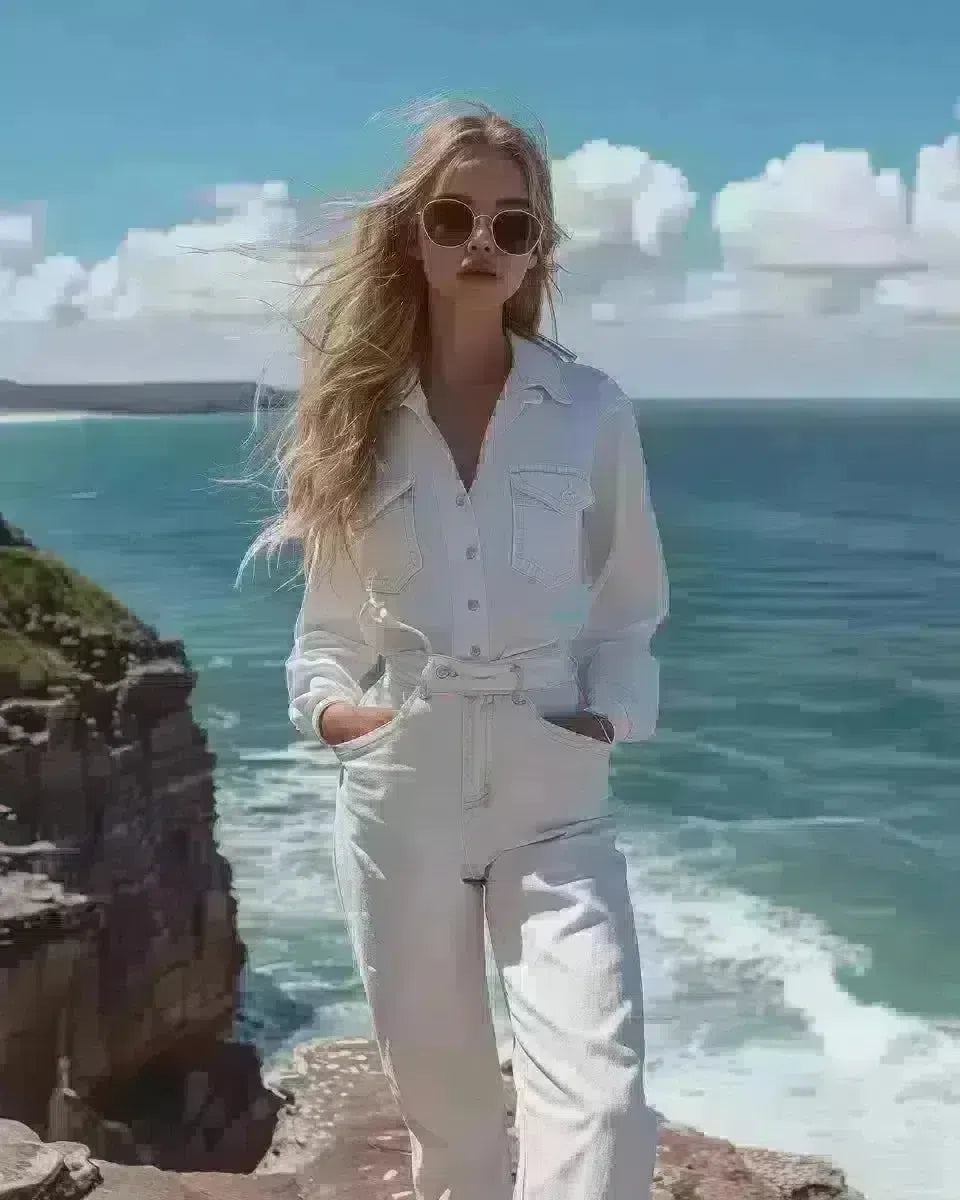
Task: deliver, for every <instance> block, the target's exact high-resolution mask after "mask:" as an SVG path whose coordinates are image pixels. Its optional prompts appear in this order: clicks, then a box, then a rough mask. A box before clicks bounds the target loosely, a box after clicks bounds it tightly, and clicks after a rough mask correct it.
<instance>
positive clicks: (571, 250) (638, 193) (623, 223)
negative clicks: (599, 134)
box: [552, 139, 697, 301]
mask: <svg viewBox="0 0 960 1200" xmlns="http://www.w3.org/2000/svg"><path fill="white" fill-rule="evenodd" d="M552 167H553V186H554V199H555V205H556V215H557V220H558V222H559V223H560V225H561V226H563V228H564V229H565V230H566V232H567V233H568V234H569V237H570V240H569V241H568V242H566V243H565V244H564V245H563V247H562V249H561V253H560V263H561V266H562V267H563V268H564V271H565V274H564V277H563V289H564V292H565V294H570V293H571V292H573V293H576V294H578V295H583V294H586V293H596V292H598V291H600V290H602V289H603V287H604V285H605V284H607V283H609V282H611V281H615V280H618V279H624V278H629V279H630V280H631V281H633V282H634V286H637V285H638V284H639V281H641V280H642V281H644V286H645V287H646V290H647V294H648V297H649V299H650V300H654V301H655V300H657V299H662V298H664V296H665V292H666V291H668V290H669V289H670V288H671V286H672V285H674V284H675V282H676V280H677V277H678V269H677V265H676V263H675V261H673V260H672V252H673V250H674V249H675V248H676V247H677V246H678V245H679V242H680V239H681V237H682V235H683V233H684V230H685V229H686V226H687V222H688V220H689V218H690V214H691V213H692V212H693V210H694V208H695V206H696V202H697V197H696V193H694V192H693V191H692V190H691V188H690V185H689V183H688V182H687V179H686V177H685V176H684V175H683V173H682V172H681V171H679V170H678V169H677V168H676V167H674V166H671V165H670V164H669V163H664V162H658V161H657V160H656V159H654V158H651V157H650V155H649V154H648V153H647V152H646V151H645V150H640V149H638V148H637V147H636V146H616V145H612V144H611V143H610V142H608V141H607V140H606V139H599V140H596V141H591V142H587V143H586V144H585V145H583V146H581V147H580V149H579V150H575V151H574V152H573V153H572V154H570V155H568V156H567V157H566V158H561V159H557V160H556V161H555V162H554V163H553V165H552Z"/></svg>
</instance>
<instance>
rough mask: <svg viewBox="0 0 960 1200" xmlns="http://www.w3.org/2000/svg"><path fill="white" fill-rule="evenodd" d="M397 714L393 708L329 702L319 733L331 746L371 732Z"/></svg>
mask: <svg viewBox="0 0 960 1200" xmlns="http://www.w3.org/2000/svg"><path fill="white" fill-rule="evenodd" d="M396 715H397V710H396V709H395V708H372V707H371V708H361V707H359V705H356V704H339V703H338V704H331V705H330V707H329V708H327V709H325V710H324V714H323V720H322V721H321V722H320V735H321V737H322V738H323V740H324V741H325V742H327V743H329V745H331V746H338V745H339V744H340V743H341V742H350V741H353V739H354V738H358V737H363V736H364V735H365V734H367V733H373V731H374V730H375V729H379V728H380V726H381V725H386V724H387V722H388V721H392V720H393V718H394V717H395V716H396Z"/></svg>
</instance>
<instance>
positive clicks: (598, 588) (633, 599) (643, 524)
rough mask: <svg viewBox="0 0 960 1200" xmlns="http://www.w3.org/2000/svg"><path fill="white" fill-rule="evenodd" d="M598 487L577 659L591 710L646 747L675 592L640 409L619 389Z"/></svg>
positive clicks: (602, 446)
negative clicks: (655, 640) (663, 629)
mask: <svg viewBox="0 0 960 1200" xmlns="http://www.w3.org/2000/svg"><path fill="white" fill-rule="evenodd" d="M591 483H592V486H593V492H594V497H595V503H594V505H593V506H592V507H591V508H590V509H589V510H588V511H587V512H586V513H585V514H584V524H585V534H586V541H587V557H588V565H589V567H590V572H591V577H592V579H593V584H592V586H591V590H590V597H591V599H590V611H589V615H588V618H587V621H586V623H585V625H584V628H583V629H582V630H581V632H580V634H579V635H578V636H577V638H576V639H575V640H574V644H573V654H574V657H575V658H576V659H577V662H578V665H579V668H580V682H581V687H582V689H583V692H584V698H585V701H586V707H587V708H589V709H591V710H592V711H593V712H595V713H600V714H603V715H605V716H607V717H609V718H610V721H611V723H612V726H613V730H614V734H615V738H616V740H617V741H643V740H644V739H645V738H648V737H650V736H651V735H652V734H653V732H654V730H655V728H656V724H657V714H658V710H659V706H660V686H659V666H658V664H657V660H656V659H655V658H654V657H653V655H652V654H651V653H650V640H651V638H652V637H653V634H654V633H655V631H656V629H657V626H658V625H659V624H660V623H661V621H662V620H663V619H664V617H665V616H666V615H667V611H668V599H669V591H668V584H667V575H666V568H665V566H664V561H663V552H662V548H661V545H660V534H659V531H658V529H657V521H656V516H655V514H654V511H653V506H652V504H651V502H650V489H649V485H648V481H647V470H646V463H645V461H644V455H643V448H642V445H641V442H640V434H639V432H638V430H637V422H636V418H635V416H634V412H633V405H632V404H631V403H630V401H629V400H628V399H627V398H626V397H625V396H624V395H623V393H622V392H620V390H619V388H617V389H616V391H615V399H614V402H613V404H612V406H611V407H610V408H609V410H608V411H607V413H606V414H605V416H604V417H603V420H602V426H601V429H600V431H599V435H598V441H597V450H596V455H595V459H594V467H593V472H592V476H591Z"/></svg>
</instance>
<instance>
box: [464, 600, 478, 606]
mask: <svg viewBox="0 0 960 1200" xmlns="http://www.w3.org/2000/svg"><path fill="white" fill-rule="evenodd" d="M479 607H480V601H479V600H468V601H467V608H479Z"/></svg>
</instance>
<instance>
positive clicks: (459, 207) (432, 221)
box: [423, 200, 473, 246]
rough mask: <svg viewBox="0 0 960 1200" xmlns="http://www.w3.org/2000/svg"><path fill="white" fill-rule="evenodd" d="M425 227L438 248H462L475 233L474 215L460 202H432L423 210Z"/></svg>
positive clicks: (428, 235)
mask: <svg viewBox="0 0 960 1200" xmlns="http://www.w3.org/2000/svg"><path fill="white" fill-rule="evenodd" d="M423 227H424V229H425V230H426V231H427V237H428V238H429V239H430V241H431V242H436V244H437V245H438V246H462V245H463V243H464V242H465V241H466V240H467V239H468V238H469V237H470V234H471V233H472V232H473V213H472V212H471V211H470V209H469V208H468V207H467V206H466V204H461V203H460V201H459V200H431V201H430V202H429V203H428V204H426V205H425V206H424V209H423Z"/></svg>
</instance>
